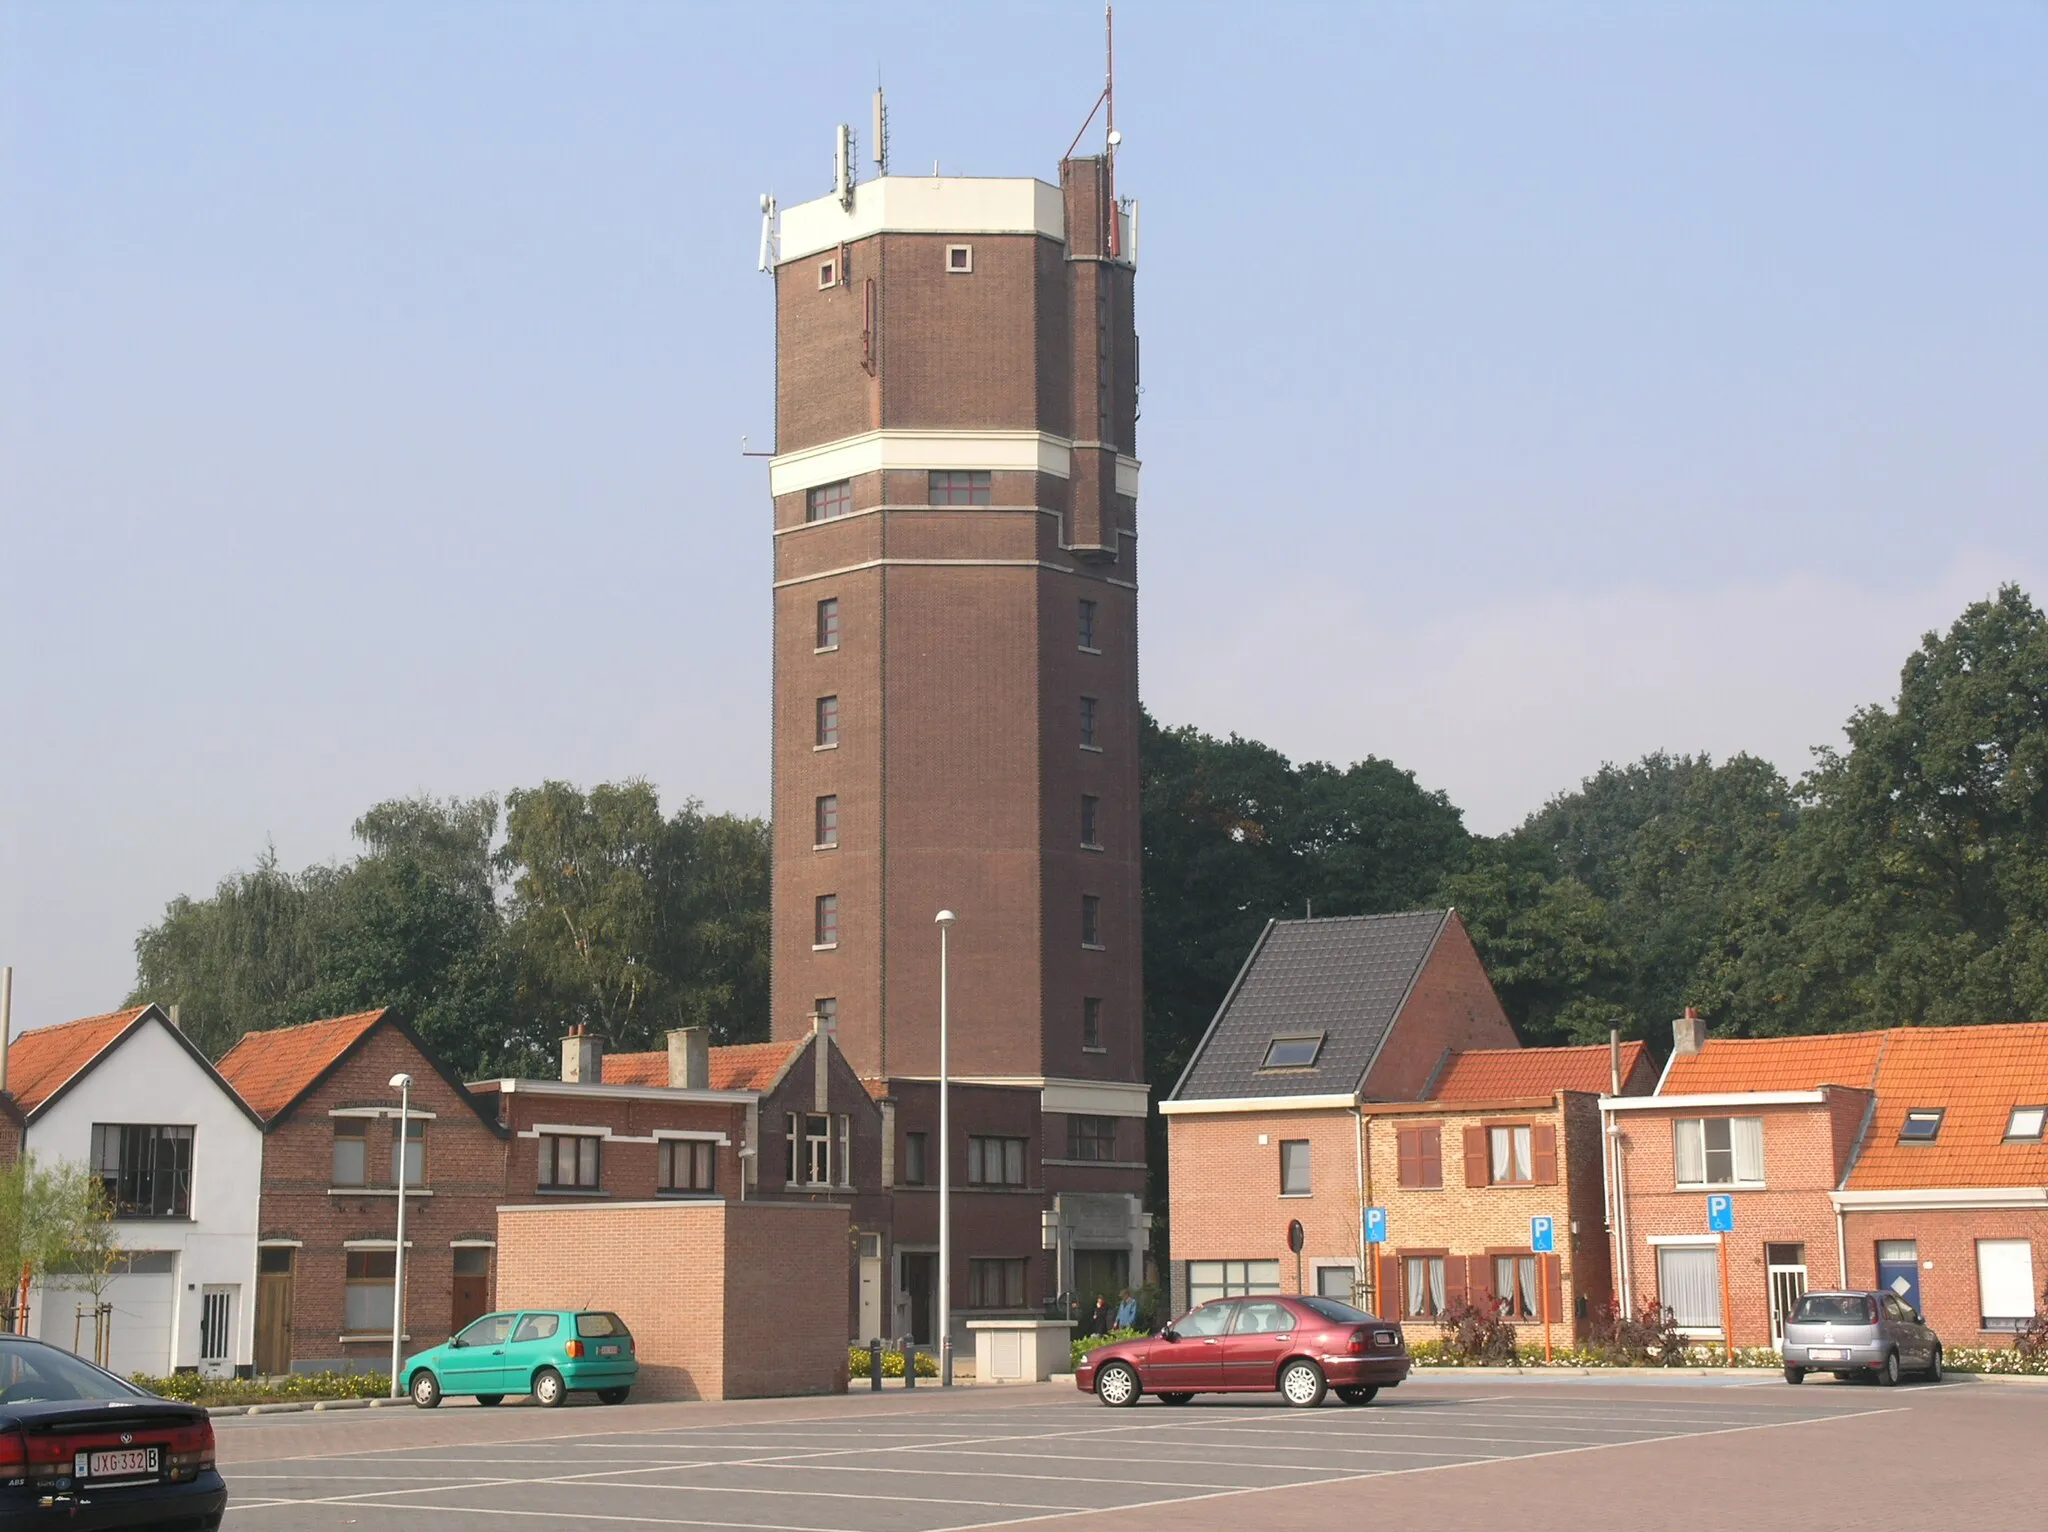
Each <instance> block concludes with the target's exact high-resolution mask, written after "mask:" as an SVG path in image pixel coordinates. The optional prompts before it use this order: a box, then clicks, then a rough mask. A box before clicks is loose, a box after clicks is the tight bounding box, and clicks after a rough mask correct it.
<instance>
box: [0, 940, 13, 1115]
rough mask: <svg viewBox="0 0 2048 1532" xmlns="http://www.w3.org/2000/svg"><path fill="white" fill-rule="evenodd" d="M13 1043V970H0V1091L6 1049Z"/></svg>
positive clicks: (3, 1087)
mask: <svg viewBox="0 0 2048 1532" xmlns="http://www.w3.org/2000/svg"><path fill="white" fill-rule="evenodd" d="M13 1041H14V968H13V965H12V964H10V965H9V966H7V967H5V968H0V1091H4V1090H6V1089H7V1049H8V1046H9V1045H10V1044H11V1043H12V1042H13Z"/></svg>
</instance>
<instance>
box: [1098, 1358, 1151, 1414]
mask: <svg viewBox="0 0 2048 1532" xmlns="http://www.w3.org/2000/svg"><path fill="white" fill-rule="evenodd" d="M1139 1393H1140V1389H1139V1387H1138V1375H1137V1373H1135V1372H1134V1371H1132V1370H1131V1368H1130V1366H1129V1365H1128V1364H1126V1363H1123V1362H1111V1363H1110V1364H1109V1365H1108V1366H1107V1367H1105V1368H1103V1369H1102V1371H1100V1372H1098V1373H1097V1374H1096V1375H1095V1397H1096V1398H1098V1399H1100V1400H1101V1401H1102V1402H1103V1403H1104V1404H1107V1405H1112V1406H1114V1407H1116V1408H1118V1409H1122V1408H1123V1407H1124V1406H1126V1405H1132V1404H1136V1403H1137V1402H1138V1394H1139Z"/></svg>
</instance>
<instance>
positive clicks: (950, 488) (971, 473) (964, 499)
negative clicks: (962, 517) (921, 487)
mask: <svg viewBox="0 0 2048 1532" xmlns="http://www.w3.org/2000/svg"><path fill="white" fill-rule="evenodd" d="M926 487H927V489H928V491H929V493H930V503H931V504H933V505H987V504H989V499H990V493H991V490H990V479H989V472H988V470H987V469H985V468H977V469H973V470H962V469H948V470H938V469H934V470H933V471H932V473H931V474H930V476H929V481H928V483H927V486H926Z"/></svg>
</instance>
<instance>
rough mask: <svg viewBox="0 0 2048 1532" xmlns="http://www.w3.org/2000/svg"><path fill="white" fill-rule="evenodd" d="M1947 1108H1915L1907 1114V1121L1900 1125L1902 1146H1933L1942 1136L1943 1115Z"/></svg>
mask: <svg viewBox="0 0 2048 1532" xmlns="http://www.w3.org/2000/svg"><path fill="white" fill-rule="evenodd" d="M1947 1110H1948V1108H1947V1107H1928V1106H1923V1107H1915V1108H1914V1109H1913V1110H1912V1111H1910V1112H1908V1113H1906V1120H1905V1121H1904V1122H1903V1123H1901V1124H1900V1125H1899V1142H1900V1143H1902V1144H1931V1143H1933V1142H1934V1140H1935V1139H1936V1138H1937V1137H1938V1136H1940V1133H1941V1119H1942V1115H1943V1114H1944V1113H1945V1112H1946V1111H1947Z"/></svg>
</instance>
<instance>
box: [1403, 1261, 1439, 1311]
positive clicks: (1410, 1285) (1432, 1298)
mask: <svg viewBox="0 0 2048 1532" xmlns="http://www.w3.org/2000/svg"><path fill="white" fill-rule="evenodd" d="M1402 1264H1403V1265H1404V1266H1406V1268H1407V1271H1406V1273H1405V1275H1406V1277H1407V1282H1406V1283H1405V1284H1404V1291H1403V1297H1404V1298H1405V1300H1406V1303H1405V1305H1404V1306H1405V1308H1406V1311H1407V1315H1408V1317H1409V1318H1410V1319H1427V1318H1431V1317H1433V1316H1435V1315H1438V1314H1441V1313H1442V1312H1443V1311H1444V1258H1443V1257H1442V1256H1440V1255H1411V1256H1409V1257H1407V1259H1406V1260H1405V1261H1404V1262H1403V1263H1402Z"/></svg>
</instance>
